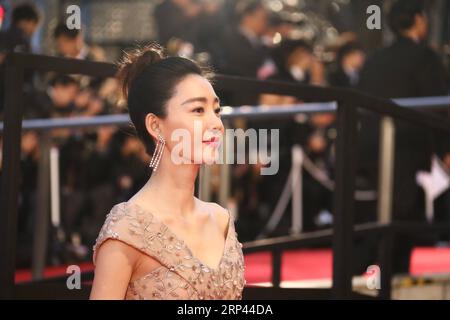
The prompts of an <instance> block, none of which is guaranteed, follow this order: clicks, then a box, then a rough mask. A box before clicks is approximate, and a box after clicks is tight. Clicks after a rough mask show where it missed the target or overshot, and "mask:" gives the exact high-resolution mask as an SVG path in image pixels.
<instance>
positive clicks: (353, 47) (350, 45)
mask: <svg viewBox="0 0 450 320" xmlns="http://www.w3.org/2000/svg"><path fill="white" fill-rule="evenodd" d="M355 51H363V49H362V46H361V45H360V44H359V43H358V42H353V41H351V42H347V43H346V44H344V45H343V46H341V47H340V48H339V49H338V51H337V53H336V62H337V63H338V64H341V63H342V60H343V59H344V57H345V56H347V55H349V54H350V53H353V52H355Z"/></svg>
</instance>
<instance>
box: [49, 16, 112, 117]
mask: <svg viewBox="0 0 450 320" xmlns="http://www.w3.org/2000/svg"><path fill="white" fill-rule="evenodd" d="M53 36H54V39H55V44H56V48H57V52H58V54H59V55H60V56H62V57H65V58H73V59H81V60H88V61H105V52H104V51H103V49H101V48H100V47H98V46H96V45H89V44H87V43H86V42H85V41H84V37H83V32H82V31H81V30H77V29H69V28H68V27H67V26H66V24H65V23H60V24H58V25H57V26H56V28H55V30H54V31H53ZM75 77H76V78H77V80H78V81H79V82H80V86H81V89H82V92H81V93H80V94H82V93H83V92H84V91H86V90H87V92H86V94H87V95H90V96H91V97H92V101H90V102H91V103H89V105H90V106H91V107H92V108H90V109H89V110H90V112H88V113H86V114H85V115H94V114H98V113H101V110H99V112H93V109H95V108H94V107H95V105H97V106H98V107H99V108H100V105H103V104H104V101H102V100H110V101H111V102H112V103H115V102H116V101H117V99H118V96H117V91H118V90H117V81H116V79H113V78H108V79H99V78H94V79H93V78H91V77H87V76H75ZM94 89H95V90H94ZM87 104H88V103H86V105H87Z"/></svg>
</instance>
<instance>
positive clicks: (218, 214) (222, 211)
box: [198, 200, 231, 230]
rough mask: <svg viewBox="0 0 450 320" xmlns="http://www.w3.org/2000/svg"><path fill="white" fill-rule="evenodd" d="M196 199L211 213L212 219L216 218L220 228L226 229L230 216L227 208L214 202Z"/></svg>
mask: <svg viewBox="0 0 450 320" xmlns="http://www.w3.org/2000/svg"><path fill="white" fill-rule="evenodd" d="M198 201H200V203H201V205H202V207H204V208H206V210H207V211H208V212H210V213H211V214H212V216H213V217H214V219H217V220H218V222H219V223H220V225H221V228H222V230H226V229H227V226H228V219H229V218H231V217H230V213H229V211H228V209H226V208H224V207H222V206H221V205H219V204H217V203H215V202H206V201H202V200H198Z"/></svg>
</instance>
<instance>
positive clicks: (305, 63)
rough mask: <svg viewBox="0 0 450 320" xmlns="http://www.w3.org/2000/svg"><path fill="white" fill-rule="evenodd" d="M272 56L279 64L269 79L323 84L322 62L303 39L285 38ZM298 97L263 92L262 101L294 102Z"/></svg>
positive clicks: (276, 102) (266, 102) (269, 103)
mask: <svg viewBox="0 0 450 320" xmlns="http://www.w3.org/2000/svg"><path fill="white" fill-rule="evenodd" d="M271 52H272V57H273V59H274V61H275V64H276V66H277V72H276V73H275V74H273V75H272V76H270V77H269V78H268V79H269V80H279V81H292V82H296V83H302V84H313V85H319V84H322V83H323V81H322V79H323V75H320V74H317V73H321V72H322V71H323V70H322V71H321V70H320V69H322V67H317V64H321V62H320V61H318V60H317V58H316V57H315V56H314V54H313V49H312V47H311V45H309V44H308V43H307V42H306V41H303V40H284V41H282V42H281V43H280V44H279V45H278V46H277V47H275V48H273V49H272V51H271ZM296 102H298V99H296V98H294V97H291V96H281V95H273V94H262V95H261V96H260V103H262V104H267V105H282V104H293V103H296Z"/></svg>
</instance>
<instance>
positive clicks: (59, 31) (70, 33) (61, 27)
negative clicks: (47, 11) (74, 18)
mask: <svg viewBox="0 0 450 320" xmlns="http://www.w3.org/2000/svg"><path fill="white" fill-rule="evenodd" d="M79 33H80V32H79V30H78V29H76V28H75V29H69V28H68V27H67V25H66V24H65V23H63V22H61V23H59V24H58V25H57V26H56V28H55V30H53V38H55V39H57V38H59V37H60V36H66V37H68V38H70V39H75V38H76V37H77V36H78V34H79Z"/></svg>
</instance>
